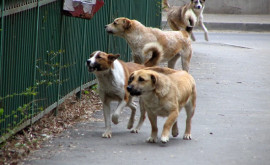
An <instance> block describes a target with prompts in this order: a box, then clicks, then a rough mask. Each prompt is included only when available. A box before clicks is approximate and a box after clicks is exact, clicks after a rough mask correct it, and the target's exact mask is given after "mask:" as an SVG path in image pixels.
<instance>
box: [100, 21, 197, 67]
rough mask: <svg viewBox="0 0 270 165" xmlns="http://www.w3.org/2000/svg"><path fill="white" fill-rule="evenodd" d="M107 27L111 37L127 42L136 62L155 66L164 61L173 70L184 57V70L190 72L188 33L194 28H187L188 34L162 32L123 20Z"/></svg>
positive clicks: (186, 32) (185, 32) (183, 32)
mask: <svg viewBox="0 0 270 165" xmlns="http://www.w3.org/2000/svg"><path fill="white" fill-rule="evenodd" d="M105 28H106V31H107V32H108V33H109V34H113V35H116V36H119V37H122V38H124V39H125V40H126V41H127V43H128V44H129V46H130V48H131V50H132V56H133V60H134V62H135V63H139V64H145V66H154V65H157V64H159V63H160V62H162V61H168V67H169V68H174V67H175V63H176V61H177V59H178V58H180V57H181V60H182V68H183V69H184V70H186V71H188V70H189V63H190V59H191V56H192V48H191V42H190V39H189V32H191V30H192V28H190V27H187V28H186V31H185V30H184V31H162V30H160V29H158V28H151V27H145V26H144V25H142V24H141V23H140V22H139V21H136V20H130V19H128V18H124V17H121V18H117V19H115V20H114V21H113V22H112V23H111V24H108V25H106V26H105ZM149 54H150V57H149Z"/></svg>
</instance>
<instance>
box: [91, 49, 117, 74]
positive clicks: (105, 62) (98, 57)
mask: <svg viewBox="0 0 270 165" xmlns="http://www.w3.org/2000/svg"><path fill="white" fill-rule="evenodd" d="M119 56H120V55H119V54H107V53H105V52H101V51H95V52H93V53H92V54H91V55H90V57H89V59H88V60H87V61H86V65H87V67H88V71H89V72H94V71H105V70H108V69H110V68H112V67H113V62H114V60H116V59H117V58H118V57H119Z"/></svg>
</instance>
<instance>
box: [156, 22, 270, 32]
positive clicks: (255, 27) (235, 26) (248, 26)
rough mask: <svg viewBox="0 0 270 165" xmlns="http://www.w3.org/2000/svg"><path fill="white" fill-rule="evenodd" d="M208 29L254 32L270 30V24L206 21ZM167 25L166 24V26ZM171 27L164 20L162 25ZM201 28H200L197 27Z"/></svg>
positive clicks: (166, 27)
mask: <svg viewBox="0 0 270 165" xmlns="http://www.w3.org/2000/svg"><path fill="white" fill-rule="evenodd" d="M204 24H205V26H206V27H207V29H208V30H233V31H254V32H270V24H265V23H263V24H257V23H220V22H216V23H215V22H204ZM165 25H166V26H165ZM164 26H165V28H164V29H168V28H170V27H169V26H168V24H166V21H162V23H161V27H162V28H163V27H164ZM195 29H199V28H195Z"/></svg>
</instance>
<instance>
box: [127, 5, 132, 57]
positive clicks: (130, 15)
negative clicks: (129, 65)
mask: <svg viewBox="0 0 270 165" xmlns="http://www.w3.org/2000/svg"><path fill="white" fill-rule="evenodd" d="M129 18H132V12H131V0H130V1H129ZM127 50H128V52H127V53H128V59H127V61H131V60H132V58H131V54H130V49H129V47H128V44H127Z"/></svg>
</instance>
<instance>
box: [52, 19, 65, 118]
mask: <svg viewBox="0 0 270 165" xmlns="http://www.w3.org/2000/svg"><path fill="white" fill-rule="evenodd" d="M64 17H65V16H63V15H61V27H60V28H61V30H60V50H59V51H60V54H59V66H60V67H59V72H58V74H59V75H58V86H57V105H56V110H55V111H54V115H55V116H56V115H57V114H58V106H59V100H60V91H61V74H62V72H61V70H62V68H61V66H62V56H63V50H62V49H63V34H64V28H63V23H64Z"/></svg>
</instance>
